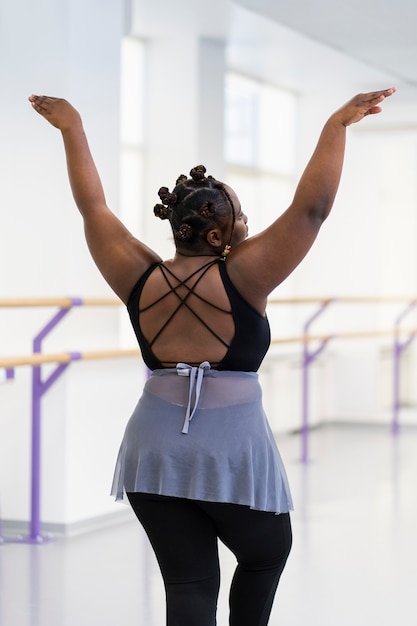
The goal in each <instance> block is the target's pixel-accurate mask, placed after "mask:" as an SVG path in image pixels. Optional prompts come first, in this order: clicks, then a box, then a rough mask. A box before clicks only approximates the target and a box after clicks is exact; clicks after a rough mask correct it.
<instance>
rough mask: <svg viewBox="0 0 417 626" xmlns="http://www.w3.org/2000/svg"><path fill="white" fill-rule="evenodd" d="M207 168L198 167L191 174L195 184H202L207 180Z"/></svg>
mask: <svg viewBox="0 0 417 626" xmlns="http://www.w3.org/2000/svg"><path fill="white" fill-rule="evenodd" d="M206 171H207V170H206V168H205V167H204V165H196V166H195V167H193V169H192V170H191V172H190V176H191V178H192V179H193V181H194V182H195V183H201V182H202V181H203V180H204V179H205V173H206Z"/></svg>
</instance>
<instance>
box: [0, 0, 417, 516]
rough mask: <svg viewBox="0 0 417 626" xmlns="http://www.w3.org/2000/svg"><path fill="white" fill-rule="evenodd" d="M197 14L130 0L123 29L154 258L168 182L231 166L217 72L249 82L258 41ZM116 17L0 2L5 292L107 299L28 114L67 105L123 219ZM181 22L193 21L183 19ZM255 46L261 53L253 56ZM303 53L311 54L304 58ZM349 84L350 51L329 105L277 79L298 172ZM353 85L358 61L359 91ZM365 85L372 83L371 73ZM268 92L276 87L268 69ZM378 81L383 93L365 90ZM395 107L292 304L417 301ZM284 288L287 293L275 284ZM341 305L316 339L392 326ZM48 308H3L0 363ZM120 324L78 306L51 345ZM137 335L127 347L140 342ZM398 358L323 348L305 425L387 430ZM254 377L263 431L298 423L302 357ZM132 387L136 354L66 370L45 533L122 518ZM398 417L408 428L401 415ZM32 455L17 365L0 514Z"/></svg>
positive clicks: (95, 339) (364, 349)
mask: <svg viewBox="0 0 417 626" xmlns="http://www.w3.org/2000/svg"><path fill="white" fill-rule="evenodd" d="M128 4H129V3H126V6H128ZM204 4H205V3H202V2H200V0H199V1H198V2H195V1H191V0H187V1H183V2H181V7H182V13H181V15H178V13H176V12H175V11H174V13H176V19H177V29H175V28H173V22H172V19H173V16H172V12H173V6H172V3H168V4H166V2H165V1H163V2H162V1H161V0H158V2H152V3H151V4H146V2H143V1H139V0H138V1H137V3H135V4H134V10H133V11H132V20H133V22H132V23H133V24H134V33H133V34H135V35H137V36H141V37H143V38H144V39H145V43H146V59H147V61H146V63H147V72H146V75H147V78H146V111H147V113H146V129H147V132H146V137H145V145H144V153H143V155H144V172H143V175H144V180H145V184H144V189H143V192H142V193H143V197H142V201H143V207H144V212H143V216H141V220H140V221H139V223H140V225H141V228H142V232H140V233H138V234H139V235H140V236H143V237H144V238H145V239H146V241H147V243H149V244H150V245H151V246H155V247H157V249H158V251H159V252H160V253H161V254H163V255H164V256H169V255H170V254H171V252H172V244H171V242H170V236H169V231H168V230H167V229H165V230H164V228H165V225H163V224H161V222H159V221H158V220H156V219H155V218H154V217H153V215H152V207H153V205H154V204H155V203H156V202H157V190H158V189H159V187H160V186H161V185H167V186H170V187H171V186H172V185H173V183H174V181H175V179H176V177H177V176H178V175H179V174H180V173H182V172H184V173H186V174H187V173H188V170H189V169H190V168H191V167H192V166H193V165H195V164H196V163H198V162H204V163H206V164H207V165H208V167H209V168H210V170H211V171H213V173H214V174H215V175H216V176H217V177H221V175H222V174H221V172H222V171H224V170H225V164H224V162H223V159H222V111H223V92H222V80H223V73H224V71H225V68H226V67H227V64H228V62H230V60H231V59H232V61H233V66H234V69H239V70H241V71H244V68H245V58H247V65H246V67H247V71H248V73H249V74H251V75H254V71H255V70H254V67H255V68H256V66H257V64H256V63H253V60H254V59H253V57H254V45H253V41H252V40H251V39H250V38H248V37H246V38H245V37H242V38H240V39H239V36H238V33H236V29H238V27H239V28H240V27H243V26H242V24H243V23H244V25H245V29H246V30H245V29H244V31H245V32H246V33H247V28H248V21H247V17H248V16H247V15H246V14H244V12H243V13H242V12H238V11H237V10H235V9H234V8H233V5H232V3H224V2H218V1H217V2H213V4H212V5H211V10H210V15H209V16H208V19H206V20H202V19H196V15H198V14H199V11H200V9H202V8H203V7H204ZM126 6H125V3H123V2H122V0H116V1H115V0H88V1H87V2H86V1H84V0H64V1H61V2H55V1H53V0H49V1H46V2H43V3H41V4H39V3H37V4H33V3H32V2H30V1H29V0H22V1H21V2H19V3H12V2H10V0H8V1H7V2H6V0H0V8H1V20H2V21H1V27H2V31H1V37H0V58H1V59H3V60H4V59H7V60H8V62H7V63H5V62H4V61H2V62H1V64H0V78H1V84H2V85H3V97H2V99H1V102H0V107H1V114H0V133H1V138H2V140H1V148H0V168H1V169H0V171H1V172H2V174H3V176H2V186H1V205H0V206H1V209H0V210H1V217H2V229H1V245H0V262H1V266H2V269H3V271H2V289H1V297H4V298H8V297H13V296H15V297H24V296H25V297H26V296H61V295H70V296H101V295H105V296H107V295H108V296H110V295H111V294H110V291H109V289H108V287H107V286H106V285H105V283H104V281H103V280H102V278H101V277H100V275H99V274H98V272H97V270H96V268H95V267H94V265H93V263H92V261H91V260H90V258H89V256H88V253H87V250H86V246H85V244H84V241H83V234H82V225H81V220H80V217H79V216H78V214H77V212H76V210H75V208H74V204H73V201H72V198H71V195H70V191H69V187H68V183H67V179H66V172H65V165H64V157H63V150H62V145H61V140H60V137H59V133H58V132H57V131H55V129H53V128H52V127H49V126H48V125H47V124H46V122H45V121H44V120H42V119H41V118H40V117H38V116H37V115H36V114H35V113H34V112H33V111H32V109H31V107H30V106H29V104H28V103H27V96H28V95H30V93H32V92H40V93H48V94H51V95H57V96H63V97H65V98H68V99H70V100H71V101H72V102H73V103H74V104H75V106H77V107H78V108H79V109H80V111H81V112H82V114H83V118H84V122H85V126H86V130H87V133H88V136H89V138H90V144H91V148H92V151H93V154H94V156H95V158H96V162H97V165H98V168H99V170H100V172H101V175H102V178H103V181H104V186H105V190H106V194H107V198H108V202H109V204H110V206H111V207H112V208H113V209H114V210H115V211H116V212H117V211H118V204H119V153H120V150H119V55H120V39H121V36H122V35H123V33H124V32H127V33H131V29H130V25H129V19H128V18H129V16H128V15H127V13H126V12H125V9H126ZM165 9H166V10H165ZM232 9H233V10H232ZM187 10H188V13H187ZM224 10H226V13H224V14H223V13H222V11H224ZM169 11H171V13H169ZM186 15H190V16H191V17H190V18H189V20H187V21H185V16H186ZM200 15H203V13H201V11H200ZM164 16H165V19H166V21H165V19H164ZM180 17H181V29H179V27H178V20H179V19H180ZM151 18H152V20H151ZM262 23H263V24H264V20H262ZM250 25H251V28H252V31H251V32H256V29H257V28H258V27H259V28H260V23H258V21H257V19H256V17H255V16H253V15H251V16H250ZM6 26H7V27H6ZM158 28H160V30H158ZM273 28H275V27H272V26H271V25H269V26H268V29H269V30H271V29H272V30H273ZM278 31H279V29H278ZM278 31H277V32H278ZM287 35H288V33H287ZM232 36H233V37H235V40H234V41H235V47H234V52H235V53H236V49H237V48H236V41H238V42H239V45H238V49H239V54H238V55H237V56H236V54H235V53H234V54H230V49H228V46H229V39H228V38H229V37H232ZM279 40H280V39H279V37H277V41H279ZM302 43H303V45H304V46H306V48H305V51H306V52H305V55H304V57H305V63H306V64H307V65H308V64H309V63H311V68H309V67H307V69H306V72H308V71H310V75H311V73H312V72H314V54H316V52H317V43H314V44H313V43H312V42H308V41H307V40H304V41H303V42H302ZM260 45H261V43H259V42H257V44H256V46H257V48H256V50H259V46H260ZM297 45H298V47H299V45H300V40H299V38H297ZM308 45H311V46H312V48H311V50H312V51H313V52H312V53H311V55H310V56H309V54H308V50H309V48H308ZM313 53H314V54H313ZM323 58H326V59H328V67H329V71H330V72H334V73H337V67H338V63H339V61H340V55H338V53H336V52H331V51H327V50H323V49H320V59H321V62H322V60H323ZM260 59H262V56H261V55H260ZM249 61H250V62H249ZM281 63H282V60H281ZM237 65H239V67H237ZM258 67H259V72H260V73H261V74H262V72H264V71H265V66H264V65H263V64H262V63H259V64H258ZM268 67H269V66H268ZM349 67H351V74H350V75H348V70H349ZM365 69H366V68H365ZM270 71H271V70H270V69H269V72H270ZM365 73H366V72H365ZM357 74H358V64H357V63H356V62H353V61H352V63H351V64H350V62H349V60H348V59H346V58H344V59H343V78H344V80H342V78H339V81H338V83H337V85H335V88H334V91H333V92H332V93H331V95H329V93H330V91H331V85H326V88H325V89H323V91H321V89H319V88H318V87H317V86H316V88H315V89H313V88H312V87H311V76H310V80H309V86H308V88H307V87H306V88H305V89H303V85H302V84H298V85H297V86H296V85H295V84H294V85H292V86H291V85H289V84H288V77H286V80H285V82H286V84H285V85H284V86H287V87H291V88H292V89H294V90H295V91H296V92H297V94H298V96H299V101H300V114H299V129H300V132H299V140H298V141H299V145H298V163H299V166H298V167H299V172H301V170H302V167H303V166H304V164H305V162H306V160H307V158H308V156H309V154H310V153H311V151H312V149H313V147H314V143H315V141H316V138H317V136H318V133H319V131H320V128H321V126H322V124H323V123H324V121H325V119H326V117H327V116H328V115H329V114H330V113H331V112H332V110H333V108H334V107H336V106H337V105H338V104H339V103H341V102H343V101H344V100H346V99H347V98H348V97H349V96H350V95H351V94H353V93H355V92H356V91H359V90H362V88H363V84H362V82H361V84H360V85H359V84H358V85H357V84H356V83H355V76H356V75H357ZM363 75H364V68H361V81H362V80H363ZM369 76H370V78H371V77H372V78H375V73H373V70H370V74H369ZM275 82H276V83H277V84H278V85H279V84H280V74H279V73H277V75H276V77H275ZM379 86H382V87H383V86H385V84H384V85H374V84H372V85H369V88H374V87H379ZM4 94H7V97H5V96H4ZM396 98H397V103H395V101H394V100H393V102H392V103H391V102H390V103H387V106H386V109H387V112H386V116H385V117H384V118H382V116H381V120H385V121H379V120H378V121H377V122H375V123H374V120H371V119H370V120H366V121H365V122H364V123H363V125H362V126H361V127H357V128H352V129H349V131H348V149H347V157H346V165H345V172H344V177H343V181H342V184H341V187H340V191H339V194H338V197H337V201H336V203H335V207H334V212H333V214H332V216H331V217H330V218H329V220H328V222H327V223H326V224H325V226H324V227H323V230H322V233H321V234H320V235H319V239H318V242H317V244H316V246H315V247H314V248H313V250H312V251H311V253H310V254H309V255H308V257H307V259H306V260H305V262H304V263H303V264H302V265H301V266H300V267H299V268H298V269H297V270H296V272H295V273H294V276H293V278H292V280H291V289H292V294H291V295H293V296H300V297H301V296H307V295H311V296H328V295H332V296H343V295H402V294H405V295H408V294H414V292H415V287H416V271H417V259H416V258H415V257H416V254H417V253H416V248H415V245H414V240H415V233H416V226H417V225H416V215H415V205H416V200H417V198H416V194H417V190H416V182H415V171H416V165H417V163H416V153H417V152H416V139H417V124H416V122H415V120H413V111H412V109H411V108H410V107H408V108H406V107H405V106H404V104H402V103H401V93H400V91H399V93H398V94H397V96H396ZM205 146H208V148H207V150H206V149H205ZM295 182H296V181H295V180H294V184H295ZM237 191H239V190H237ZM284 208H285V207H282V209H284ZM283 292H285V296H286V297H287V296H288V295H289V294H288V292H287V291H285V288H283ZM279 295H280V291H279V290H278V291H277V293H276V296H277V297H279ZM350 307H351V305H346V306H341V305H337V306H335V308H334V309H332V311H331V312H330V311H329V313H328V314H327V313H326V315H325V316H324V317H323V321H318V323H317V325H316V326H315V328H316V329H317V331H322V332H327V331H328V330H329V329H331V330H335V331H340V330H341V329H346V330H349V329H350V330H352V329H358V328H363V327H364V326H366V325H368V326H366V327H378V328H385V327H390V326H391V324H392V321H393V320H394V319H395V316H396V314H397V312H398V310H397V305H392V306H391V305H390V306H389V307H388V308H386V307H384V308H382V307H380V306H378V307H375V306H368V305H367V306H365V305H364V308H358V307H356V308H350ZM313 309H314V307H311V306H310V307H309V308H308V307H307V308H306V307H304V308H303V307H299V306H297V307H295V306H293V307H290V308H287V309H281V310H280V311H279V313H277V314H275V313H272V312H271V320H272V324H273V334H274V336H282V335H285V334H287V335H288V334H292V335H294V334H299V333H300V332H301V329H302V324H303V322H304V321H305V319H306V316H307V315H309V314H310V313H311V312H312V310H313ZM53 312H54V311H52V310H49V309H44V308H42V309H30V310H24V311H23V310H16V309H14V310H0V354H2V355H16V354H27V353H29V352H30V351H31V339H32V337H33V336H34V334H36V332H38V331H39V329H40V328H41V327H42V326H43V325H44V324H45V323H46V322H47V321H48V320H49V318H50V317H51V316H52V314H53ZM120 315H121V311H120V310H119V309H118V308H117V307H115V308H110V309H105V310H97V309H95V308H94V309H89V310H79V309H77V310H74V311H71V313H70V314H69V315H68V317H67V318H66V319H65V320H64V321H63V322H62V324H61V326H60V327H59V328H57V329H56V331H54V333H53V335H52V336H51V338H50V339H48V341H47V342H46V348H45V349H46V350H47V351H50V352H52V351H64V350H72V351H73V350H74V351H75V350H80V351H82V350H86V349H104V348H113V347H117V346H118V345H120V343H121V342H122V341H123V345H125V343H124V342H125V339H124V332H122V331H123V324H121V322H120ZM131 337H132V338H131V345H134V343H133V333H132V335H131ZM391 365H392V364H391V353H390V344H389V341H387V340H384V341H383V342H378V341H375V342H370V343H369V342H368V343H363V344H360V345H358V344H355V343H350V344H347V343H346V344H344V343H343V341H342V340H340V341H338V342H336V341H335V342H332V343H331V345H329V346H328V348H326V350H325V351H324V352H323V354H322V356H321V357H320V360H319V361H318V362H317V364H315V365H314V367H313V368H312V395H311V418H312V421H313V423H318V422H320V421H323V420H324V419H350V420H356V421H358V420H374V421H375V420H381V419H382V420H384V421H385V422H387V421H388V420H389V417H390V406H389V403H390V398H391V394H390V391H389V389H390V385H391ZM405 366H406V378H405V381H406V383H404V384H403V389H402V393H403V398H404V399H405V400H407V401H408V402H409V403H410V404H411V405H413V403H414V404H415V403H416V402H417V398H416V393H415V391H414V386H413V384H412V380H413V373H414V372H415V369H416V365H415V356H414V351H413V350H411V351H410V352H409V354H408V355H407V358H406V360H405ZM261 376H262V381H263V382H264V386H265V405H266V408H267V411H268V414H269V415H270V418H271V423H272V426H273V428H274V430H276V431H277V432H278V431H287V430H292V429H295V428H297V427H299V425H300V414H301V368H300V347H299V346H296V345H292V346H280V347H277V348H274V349H273V350H272V352H271V356H270V357H269V358H268V359H267V360H266V362H265V365H264V367H263V368H262V371H261ZM143 377H144V370H143V367H142V364H141V363H140V361H136V360H121V361H108V362H98V361H95V362H93V361H90V362H81V363H73V364H71V365H70V367H69V368H68V369H67V371H66V372H65V373H64V375H63V376H62V377H61V379H60V380H59V382H58V383H56V385H54V387H53V388H52V389H51V390H50V392H49V393H48V394H47V396H46V397H45V399H44V402H43V465H42V479H43V480H42V517H43V520H44V521H45V522H47V523H48V524H55V525H56V524H57V525H61V526H64V527H65V526H68V525H75V524H78V523H80V522H84V521H88V520H92V519H95V518H99V517H101V516H103V515H110V516H111V515H115V516H116V517H117V515H118V512H119V510H120V509H119V507H115V505H114V504H113V503H112V501H111V499H110V498H109V497H108V490H109V488H110V482H111V474H112V470H113V465H114V461H115V456H116V453H117V448H118V445H119V441H120V438H121V436H122V432H123V429H124V425H125V423H126V421H127V419H128V417H129V414H130V412H131V410H132V409H133V407H134V405H135V403H136V400H137V397H138V395H139V392H140V389H141V385H142V382H143ZM410 381H411V382H410ZM406 419H407V420H409V421H411V422H412V423H415V422H416V416H415V413H414V412H413V410H412V409H411V410H410V411H408V413H407V416H406ZM29 447H30V371H29V369H28V368H19V369H17V370H16V378H15V380H14V381H13V382H10V383H8V384H5V385H2V386H0V516H1V517H2V518H4V519H8V520H18V521H25V520H28V517H29V508H28V504H29Z"/></svg>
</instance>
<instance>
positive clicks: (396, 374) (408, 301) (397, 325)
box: [268, 296, 417, 463]
mask: <svg viewBox="0 0 417 626" xmlns="http://www.w3.org/2000/svg"><path fill="white" fill-rule="evenodd" d="M268 304H269V305H278V304H279V305H284V304H287V305H303V304H304V305H306V304H316V305H317V304H318V307H317V309H316V310H315V311H314V313H313V314H312V315H310V317H309V318H308V319H307V320H306V322H305V324H304V327H303V334H302V335H301V336H300V337H287V338H285V337H284V338H280V339H273V340H272V344H275V345H277V344H284V343H294V342H297V343H300V342H301V344H302V392H301V393H302V417H301V429H300V432H301V462H302V463H307V462H308V461H309V432H310V416H309V388H310V378H309V373H310V366H311V364H312V363H313V362H314V361H315V360H316V359H317V357H318V356H319V355H320V354H321V353H322V352H323V350H324V349H325V347H326V346H327V344H328V343H329V341H331V340H332V341H333V340H336V339H364V338H375V337H393V338H394V343H393V401H392V421H391V431H392V433H393V434H394V435H397V434H398V432H399V428H400V424H399V411H400V369H401V355H402V354H403V352H404V351H405V350H406V348H407V347H408V346H409V345H410V344H411V343H412V341H413V340H414V338H415V337H416V335H417V328H408V329H406V328H402V327H401V323H402V321H403V320H404V318H405V317H406V316H407V315H408V314H409V313H411V312H412V311H414V310H415V309H416V305H417V298H415V297H407V296H389V297H383V296H351V297H341V298H286V299H275V298H272V299H270V300H269V301H268ZM332 304H402V305H405V308H403V310H402V311H401V312H400V313H399V314H397V317H396V318H395V319H394V324H393V328H391V329H387V330H379V329H369V330H364V331H362V330H361V331H345V332H335V333H333V334H322V335H313V334H312V333H311V326H312V324H313V322H314V321H315V320H316V319H317V318H318V317H320V316H321V315H322V313H324V311H325V310H326V309H327V308H328V307H329V306H330V305H332ZM404 335H406V337H405V338H404ZM312 342H314V343H315V344H318V345H317V347H315V348H314V349H312V348H311V343H312Z"/></svg>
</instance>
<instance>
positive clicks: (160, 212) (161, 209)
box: [153, 204, 170, 220]
mask: <svg viewBox="0 0 417 626" xmlns="http://www.w3.org/2000/svg"><path fill="white" fill-rule="evenodd" d="M153 212H154V215H155V216H156V217H159V219H160V220H167V219H168V218H169V214H170V210H169V209H168V208H167V207H166V206H164V205H163V204H155V206H154V208H153Z"/></svg>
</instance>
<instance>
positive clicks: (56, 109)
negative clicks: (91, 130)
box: [28, 95, 81, 131]
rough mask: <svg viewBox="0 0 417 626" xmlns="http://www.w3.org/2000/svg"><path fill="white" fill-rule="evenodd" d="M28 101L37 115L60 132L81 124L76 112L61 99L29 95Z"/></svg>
mask: <svg viewBox="0 0 417 626" xmlns="http://www.w3.org/2000/svg"><path fill="white" fill-rule="evenodd" d="M28 100H29V102H30V103H31V105H32V107H33V108H34V109H35V111H37V113H39V115H42V117H44V118H45V119H46V120H47V121H48V122H49V123H50V124H52V126H55V128H58V129H59V130H61V131H65V130H67V129H69V128H71V127H73V126H74V125H77V124H81V117H80V114H79V113H78V111H77V110H76V109H74V107H73V106H72V105H71V104H70V103H69V102H68V101H67V100H64V99H63V98H52V97H49V96H36V95H31V96H29V98H28Z"/></svg>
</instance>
